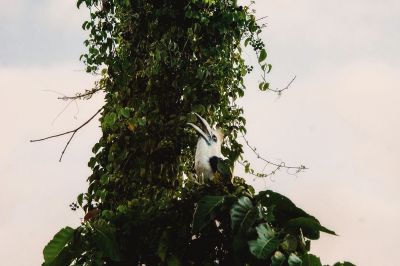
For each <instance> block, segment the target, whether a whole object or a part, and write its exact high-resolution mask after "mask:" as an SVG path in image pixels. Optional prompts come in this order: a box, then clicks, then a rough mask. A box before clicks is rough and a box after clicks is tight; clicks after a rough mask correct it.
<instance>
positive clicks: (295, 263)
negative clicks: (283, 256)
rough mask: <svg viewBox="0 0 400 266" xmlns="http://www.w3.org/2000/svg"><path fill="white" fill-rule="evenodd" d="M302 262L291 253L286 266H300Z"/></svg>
mask: <svg viewBox="0 0 400 266" xmlns="http://www.w3.org/2000/svg"><path fill="white" fill-rule="evenodd" d="M302 263H303V262H302V260H301V259H300V258H299V257H297V256H296V254H294V253H291V254H290V255H289V259H288V264H289V266H301V265H302Z"/></svg>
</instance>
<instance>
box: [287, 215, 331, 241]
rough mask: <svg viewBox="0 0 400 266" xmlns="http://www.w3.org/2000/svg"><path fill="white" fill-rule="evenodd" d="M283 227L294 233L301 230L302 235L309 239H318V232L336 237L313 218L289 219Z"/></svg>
mask: <svg viewBox="0 0 400 266" xmlns="http://www.w3.org/2000/svg"><path fill="white" fill-rule="evenodd" d="M285 227H286V228H287V229H288V230H292V231H294V232H299V231H300V229H301V230H302V232H303V235H304V236H305V237H307V238H309V239H318V238H319V232H320V231H321V232H325V233H328V234H331V235H336V233H335V232H333V231H331V230H329V229H327V228H325V227H323V226H322V225H321V224H320V223H319V221H318V220H317V219H316V218H314V217H299V218H295V219H291V220H289V221H288V222H287V223H286V226H285Z"/></svg>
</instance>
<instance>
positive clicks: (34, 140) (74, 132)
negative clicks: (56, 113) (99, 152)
mask: <svg viewBox="0 0 400 266" xmlns="http://www.w3.org/2000/svg"><path fill="white" fill-rule="evenodd" d="M101 110H103V107H102V108H100V109H99V110H98V111H97V112H96V113H95V114H94V115H92V116H91V117H90V118H89V119H88V120H87V121H86V122H85V123H83V124H82V125H80V126H79V127H77V128H75V129H73V130H69V131H66V132H63V133H60V134H56V135H52V136H48V137H45V138H41V139H32V140H30V142H39V141H44V140H48V139H51V138H57V137H61V136H64V135H67V134H72V135H71V137H70V138H69V140H68V142H67V144H66V145H65V147H64V149H63V151H62V153H61V156H60V159H59V162H61V160H62V157H63V156H64V153H65V151H66V150H67V148H68V145H69V144H70V142H71V140H72V139H73V137H74V136H75V134H76V133H77V132H78V131H79V130H80V129H81V128H83V127H84V126H86V125H87V124H88V123H89V122H90V121H92V120H93V118H95V117H96V115H98V114H99V113H100V112H101Z"/></svg>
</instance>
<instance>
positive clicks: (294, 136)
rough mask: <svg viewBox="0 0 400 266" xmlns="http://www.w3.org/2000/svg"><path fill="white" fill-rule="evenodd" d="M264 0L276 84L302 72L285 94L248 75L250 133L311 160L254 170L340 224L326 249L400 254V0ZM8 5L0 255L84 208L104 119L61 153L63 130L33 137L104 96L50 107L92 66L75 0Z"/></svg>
mask: <svg viewBox="0 0 400 266" xmlns="http://www.w3.org/2000/svg"><path fill="white" fill-rule="evenodd" d="M258 2H259V3H258V5H257V6H256V8H257V10H258V17H262V16H268V18H266V19H265V20H264V21H265V22H266V23H267V24H268V27H267V28H266V29H265V30H264V35H263V37H264V40H265V41H266V43H267V49H268V54H269V57H268V59H269V61H270V62H271V63H272V64H273V70H272V73H271V75H270V80H271V83H272V87H284V86H285V85H286V84H287V83H288V82H289V81H290V80H291V79H292V77H293V76H294V75H297V79H296V81H295V82H294V84H293V85H292V87H291V88H290V90H288V91H286V92H285V93H284V94H283V95H282V97H280V98H278V97H277V96H276V95H274V94H272V93H262V92H258V91H257V89H256V84H255V82H254V81H255V80H257V76H252V77H249V78H248V82H247V84H248V91H247V92H248V93H247V95H246V96H245V98H244V99H243V100H241V103H242V104H243V106H244V108H245V114H246V117H247V121H248V138H249V140H250V141H251V143H252V144H254V145H256V146H257V148H258V151H259V152H260V153H261V154H262V155H263V156H264V157H266V158H268V159H271V160H277V161H279V160H281V159H282V160H284V161H285V162H286V163H287V164H294V165H296V164H305V165H306V166H307V167H309V168H310V169H309V170H308V171H306V172H304V173H302V174H300V175H298V176H292V175H288V174H286V173H285V172H284V171H282V172H281V173H280V174H278V175H275V176H274V177H273V179H270V180H266V183H264V181H260V180H258V181H257V180H256V181H254V182H253V180H252V178H251V177H249V181H250V182H252V183H254V184H255V185H256V187H257V188H258V189H264V188H265V185H266V186H267V187H268V188H271V189H273V190H276V191H278V192H281V193H283V194H285V195H287V196H288V197H289V198H291V199H292V200H293V201H294V202H295V203H296V204H297V205H298V206H300V207H302V208H303V209H305V210H306V211H308V212H309V213H311V214H313V215H315V216H316V217H317V218H319V219H320V221H321V223H322V224H323V225H325V226H327V227H329V228H331V229H333V230H335V231H336V232H337V233H338V234H339V235H340V236H337V237H335V236H330V235H325V234H323V235H322V237H321V239H320V240H318V241H314V242H313V244H312V252H314V253H316V254H317V255H319V256H321V258H322V261H323V263H330V264H331V263H333V262H335V261H337V260H344V259H346V260H350V261H352V262H353V263H355V264H357V265H366V266H376V265H385V266H386V265H387V266H396V265H398V264H397V263H396V262H397V261H398V254H399V252H400V248H399V245H398V239H400V229H399V225H398V221H399V220H400V205H399V204H400V196H399V193H398V188H399V185H400V181H399V179H398V176H399V172H400V163H399V158H400V142H399V140H398V137H399V136H400V123H399V122H400V121H399V120H400V117H399V116H400V105H399V102H400V90H399V84H400V67H399V63H400V53H399V51H398V49H399V47H400V14H399V12H400V2H399V1H396V0H381V1H373V0H347V1H344V0H339V1H321V0H304V1H295V0H274V1H273V0H259V1H258ZM0 6H1V9H0V47H1V49H0V99H1V100H2V104H1V105H0V114H1V138H0V160H1V161H0V162H1V163H0V178H1V179H0V180H1V184H2V191H3V192H2V193H1V194H0V212H1V218H2V219H1V220H0V258H1V259H0V260H1V263H0V264H1V265H16V266H31V265H40V264H41V262H42V249H43V247H44V246H45V244H46V243H47V242H48V241H49V240H50V239H51V238H52V236H53V235H54V233H56V232H57V231H58V230H59V229H60V228H62V227H64V226H67V225H68V226H73V227H74V226H77V225H78V224H79V222H80V217H82V216H83V214H82V213H81V211H78V212H75V213H74V212H72V211H70V210H69V207H68V205H69V204H70V203H71V202H73V201H74V200H75V199H76V196H77V195H78V194H79V193H80V192H84V191H85V190H86V187H87V184H86V181H85V180H86V178H87V176H88V175H89V174H90V171H89V169H88V168H87V161H88V160H89V157H90V156H91V147H92V146H93V144H94V143H96V141H97V140H98V138H99V136H100V131H99V129H98V123H97V122H93V123H91V124H89V125H88V126H87V127H85V128H84V129H83V130H82V131H80V132H79V133H78V134H77V135H76V137H75V138H74V140H73V141H72V143H71V145H70V147H69V149H68V150H67V153H66V154H65V156H64V159H63V162H62V163H59V162H58V158H59V155H60V152H61V150H62V148H63V147H64V144H65V142H66V141H67V137H66V138H60V139H55V140H51V141H48V142H43V143H34V144H31V143H29V142H28V141H29V139H31V138H36V137H43V136H47V135H50V134H54V133H58V132H63V131H64V130H68V129H72V128H74V127H76V126H77V125H79V124H81V123H82V122H84V121H85V120H86V119H87V118H88V117H90V116H91V114H93V113H94V112H95V111H96V110H97V109H98V108H99V107H100V106H101V105H102V96H101V95H98V96H96V97H95V98H94V99H93V100H92V101H90V102H81V103H79V112H78V113H77V108H76V106H75V105H73V104H72V105H71V106H70V107H69V108H68V109H67V110H66V111H65V112H64V113H63V114H62V115H61V116H60V117H59V118H58V119H57V120H55V121H54V119H55V117H56V116H57V114H58V113H59V112H60V111H61V110H63V108H64V107H65V104H66V103H65V102H62V101H59V100H57V99H56V98H57V96H58V95H57V94H56V93H54V92H51V91H57V92H59V93H64V94H68V95H71V94H74V93H75V92H79V91H83V90H84V89H86V88H90V87H91V84H92V83H93V81H94V80H95V79H96V77H93V76H90V75H87V74H86V73H85V72H84V71H82V69H83V66H82V64H81V63H80V62H79V61H78V58H79V55H80V54H81V53H82V52H83V51H84V47H83V45H82V42H83V40H84V39H85V36H86V35H85V33H84V32H83V31H82V30H81V28H80V25H81V23H82V21H83V17H84V16H85V15H86V11H84V10H83V11H78V10H76V9H75V2H74V1H69V0H36V1H29V0H15V1H11V2H10V1H5V0H0ZM248 59H249V60H254V59H252V57H251V56H250V55H249V56H248ZM249 157H250V158H252V156H251V154H249ZM255 165H256V167H258V169H262V167H263V164H262V162H256V164H255ZM238 171H240V169H238Z"/></svg>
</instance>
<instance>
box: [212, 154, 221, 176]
mask: <svg viewBox="0 0 400 266" xmlns="http://www.w3.org/2000/svg"><path fill="white" fill-rule="evenodd" d="M221 160H222V159H221V158H219V157H217V156H213V157H211V158H210V160H209V162H210V166H211V170H212V171H213V173H215V172H217V170H218V162H219V161H221Z"/></svg>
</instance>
